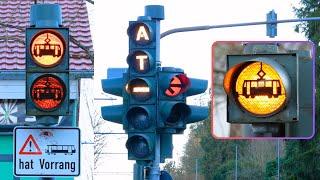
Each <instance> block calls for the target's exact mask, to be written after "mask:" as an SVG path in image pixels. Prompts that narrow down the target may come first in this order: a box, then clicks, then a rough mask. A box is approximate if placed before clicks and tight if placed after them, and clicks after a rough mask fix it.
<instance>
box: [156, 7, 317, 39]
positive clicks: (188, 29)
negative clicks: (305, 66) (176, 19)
mask: <svg viewBox="0 0 320 180" xmlns="http://www.w3.org/2000/svg"><path fill="white" fill-rule="evenodd" d="M271 12H272V11H271ZM304 21H320V17H310V18H301V19H284V20H276V18H275V19H271V20H268V19H267V21H258V22H246V23H235V24H222V25H211V26H210V25H205V26H190V27H182V28H175V29H171V30H168V31H165V32H163V33H162V34H161V38H164V37H166V36H168V35H171V34H174V33H180V32H191V31H204V30H210V29H217V28H228V27H241V26H254V25H263V24H267V25H268V24H271V25H275V26H274V27H271V29H272V28H273V29H274V30H275V32H274V33H275V35H274V34H268V33H267V36H269V37H275V36H276V25H277V24H278V23H292V22H304ZM267 31H269V30H268V29H267Z"/></svg>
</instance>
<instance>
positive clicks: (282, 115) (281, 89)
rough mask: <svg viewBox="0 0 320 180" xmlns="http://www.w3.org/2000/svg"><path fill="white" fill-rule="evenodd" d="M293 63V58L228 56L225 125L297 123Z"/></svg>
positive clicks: (293, 56) (290, 56) (293, 55)
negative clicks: (227, 123)
mask: <svg viewBox="0 0 320 180" xmlns="http://www.w3.org/2000/svg"><path fill="white" fill-rule="evenodd" d="M296 62H297V57H296V55H295V54H263V55H259V54H256V55H228V56H227V73H226V75H225V77H224V81H223V85H224V89H225V92H226V93H227V95H228V105H227V106H228V110H227V121H228V122H232V123H262V122H286V121H296V120H297V103H296V87H295V86H296V83H295V82H294V80H296V75H295V69H294V67H296Z"/></svg>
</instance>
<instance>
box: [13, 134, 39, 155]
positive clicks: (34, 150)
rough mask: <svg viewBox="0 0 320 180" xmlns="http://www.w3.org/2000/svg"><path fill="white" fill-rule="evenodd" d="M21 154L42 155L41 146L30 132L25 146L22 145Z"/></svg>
mask: <svg viewBox="0 0 320 180" xmlns="http://www.w3.org/2000/svg"><path fill="white" fill-rule="evenodd" d="M19 154H21V155H41V154H42V152H41V150H40V148H39V145H38V144H37V142H36V140H35V139H34V137H33V136H32V135H31V134H30V135H29V136H28V138H27V139H26V141H25V142H24V144H23V146H22V147H21V149H20V151H19Z"/></svg>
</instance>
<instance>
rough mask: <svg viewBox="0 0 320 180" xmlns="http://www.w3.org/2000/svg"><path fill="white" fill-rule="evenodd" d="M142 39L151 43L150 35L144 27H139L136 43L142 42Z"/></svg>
mask: <svg viewBox="0 0 320 180" xmlns="http://www.w3.org/2000/svg"><path fill="white" fill-rule="evenodd" d="M141 38H143V39H144V40H145V41H149V35H148V33H147V31H146V28H145V27H144V26H139V29H138V32H137V38H136V41H140V40H141Z"/></svg>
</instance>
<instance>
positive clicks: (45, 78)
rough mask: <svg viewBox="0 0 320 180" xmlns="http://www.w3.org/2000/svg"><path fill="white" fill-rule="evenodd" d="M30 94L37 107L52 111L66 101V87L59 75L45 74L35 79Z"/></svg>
mask: <svg viewBox="0 0 320 180" xmlns="http://www.w3.org/2000/svg"><path fill="white" fill-rule="evenodd" d="M30 95H31V98H32V101H33V103H34V105H35V106H36V107H37V108H39V109H41V110H45V111H52V110H54V109H56V108H58V107H59V106H60V105H61V104H62V102H63V101H64V99H65V95H66V87H65V84H64V83H63V81H62V80H61V79H60V78H59V77H57V76H55V75H52V74H45V75H42V76H40V77H38V78H37V79H35V80H34V82H33V83H32V85H31V88H30Z"/></svg>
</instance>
